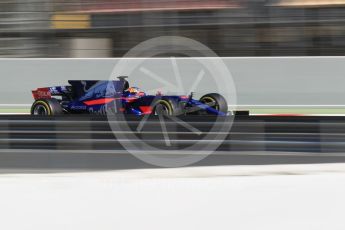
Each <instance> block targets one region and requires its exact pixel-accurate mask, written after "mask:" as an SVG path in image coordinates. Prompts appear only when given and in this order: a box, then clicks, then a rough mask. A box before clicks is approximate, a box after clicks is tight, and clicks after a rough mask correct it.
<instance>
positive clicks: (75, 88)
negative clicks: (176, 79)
mask: <svg viewBox="0 0 345 230" xmlns="http://www.w3.org/2000/svg"><path fill="white" fill-rule="evenodd" d="M69 84H70V85H68V86H56V87H47V88H38V89H37V90H34V91H33V95H34V97H35V99H36V100H37V99H41V98H51V97H55V98H56V97H60V96H61V99H60V98H59V99H58V100H59V102H60V104H61V106H62V108H63V110H64V111H65V112H66V113H76V114H80V113H90V114H106V113H107V112H108V111H112V112H113V113H125V114H135V115H144V114H151V113H152V111H153V108H152V105H153V104H154V101H155V100H163V99H164V100H170V101H173V102H175V103H174V104H176V105H178V106H181V108H180V110H181V111H182V113H184V114H188V113H193V112H190V111H200V110H201V111H205V112H207V113H208V114H214V115H221V116H225V115H226V114H225V113H223V112H220V111H218V110H216V109H214V108H212V107H210V106H208V105H206V104H203V103H201V102H200V101H198V100H195V99H193V98H192V95H190V96H178V95H161V94H159V93H158V94H157V95H147V94H146V93H144V92H139V93H138V94H136V95H131V94H130V93H128V92H126V90H125V89H126V88H128V82H127V81H126V80H114V81H90V80H86V81H81V80H73V81H69ZM126 84H127V85H126ZM42 95H43V96H42Z"/></svg>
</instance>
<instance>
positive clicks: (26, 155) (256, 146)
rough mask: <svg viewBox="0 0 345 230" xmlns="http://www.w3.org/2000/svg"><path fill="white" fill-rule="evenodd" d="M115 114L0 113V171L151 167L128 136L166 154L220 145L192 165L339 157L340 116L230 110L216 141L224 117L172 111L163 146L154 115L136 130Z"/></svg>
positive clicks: (343, 134)
mask: <svg viewBox="0 0 345 230" xmlns="http://www.w3.org/2000/svg"><path fill="white" fill-rule="evenodd" d="M114 120H115V121H113V122H117V124H118V125H117V126H116V127H114V126H113V127H112V128H113V129H111V128H110V125H109V122H108V120H107V117H104V116H63V117H32V116H19V115H18V116H13V115H11V116H1V117H0V172H3V173H5V172H26V171H32V170H34V171H35V170H37V172H43V171H53V172H56V171H74V170H113V169H134V168H154V167H156V166H152V165H150V164H147V163H144V162H142V161H141V160H139V159H137V158H136V157H134V156H132V155H131V154H129V153H128V152H127V151H126V150H125V149H124V147H123V145H122V144H123V143H128V142H129V143H134V144H139V146H140V142H141V141H144V142H145V143H146V144H149V145H150V146H153V147H155V148H156V149H163V150H166V151H164V152H162V151H160V150H157V151H152V152H150V153H153V154H165V155H169V154H170V155H176V153H178V154H189V153H190V152H188V151H186V150H185V149H186V148H188V147H190V146H192V145H193V144H194V143H195V142H196V141H199V142H198V143H199V144H200V146H201V147H203V145H209V144H210V145H213V144H214V145H216V146H218V145H219V144H220V145H219V146H218V147H217V151H216V152H214V153H213V154H211V155H210V156H208V157H206V158H205V159H203V160H202V161H200V162H198V163H196V164H195V166H214V165H261V164H301V163H304V164H305V163H335V162H345V117H270V116H237V117H235V118H234V122H233V123H232V127H231V130H230V132H226V133H224V132H223V133H222V134H223V135H224V140H222V141H217V135H218V134H219V132H218V131H217V130H219V128H221V127H224V126H226V125H230V124H231V121H228V120H221V121H215V118H214V117H207V116H205V117H200V116H189V117H179V121H183V123H184V124H187V126H186V125H179V124H177V123H176V120H175V121H174V120H171V119H169V118H167V119H165V121H164V126H165V129H167V132H168V138H169V143H170V145H171V146H169V147H167V142H166V139H165V138H166V136H165V135H163V133H162V123H161V122H160V121H159V119H158V118H148V119H147V121H146V122H145V125H144V128H142V130H140V131H138V130H137V129H138V126H140V125H139V124H140V122H141V118H140V119H139V118H138V117H127V118H126V120H121V119H120V118H114ZM119 124H120V125H119ZM121 124H124V125H125V126H123V127H125V128H123V127H122V126H121ZM186 127H194V128H195V129H197V130H198V131H199V133H198V134H195V133H194V132H191V131H190V129H188V128H186ZM114 134H115V135H114ZM117 134H122V135H125V137H126V138H123V137H120V136H118V135H117ZM206 134H207V135H208V136H207V137H206ZM205 138H206V139H205ZM142 151H143V152H145V150H144V149H142ZM194 153H196V154H197V152H194Z"/></svg>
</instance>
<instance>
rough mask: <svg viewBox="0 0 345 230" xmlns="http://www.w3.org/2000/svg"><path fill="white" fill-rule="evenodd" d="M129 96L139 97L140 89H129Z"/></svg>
mask: <svg viewBox="0 0 345 230" xmlns="http://www.w3.org/2000/svg"><path fill="white" fill-rule="evenodd" d="M126 91H127V92H128V95H139V93H140V89H139V88H138V87H129V88H128V89H127V90H126Z"/></svg>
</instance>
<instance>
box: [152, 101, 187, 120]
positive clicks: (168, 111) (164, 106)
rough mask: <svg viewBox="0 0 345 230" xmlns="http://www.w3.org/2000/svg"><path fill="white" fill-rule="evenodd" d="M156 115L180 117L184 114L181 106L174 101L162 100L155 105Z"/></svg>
mask: <svg viewBox="0 0 345 230" xmlns="http://www.w3.org/2000/svg"><path fill="white" fill-rule="evenodd" d="M153 112H154V115H164V116H178V115H181V114H182V110H181V108H180V106H179V104H178V103H177V102H176V101H174V100H169V99H160V100H158V101H157V102H156V103H155V106H154V109H153Z"/></svg>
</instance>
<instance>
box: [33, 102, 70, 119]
mask: <svg viewBox="0 0 345 230" xmlns="http://www.w3.org/2000/svg"><path fill="white" fill-rule="evenodd" d="M61 114H63V109H62V107H61V105H60V103H59V101H58V100H56V99H55V98H50V99H38V100H36V101H35V102H34V103H33V104H32V106H31V115H38V116H54V115H61Z"/></svg>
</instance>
